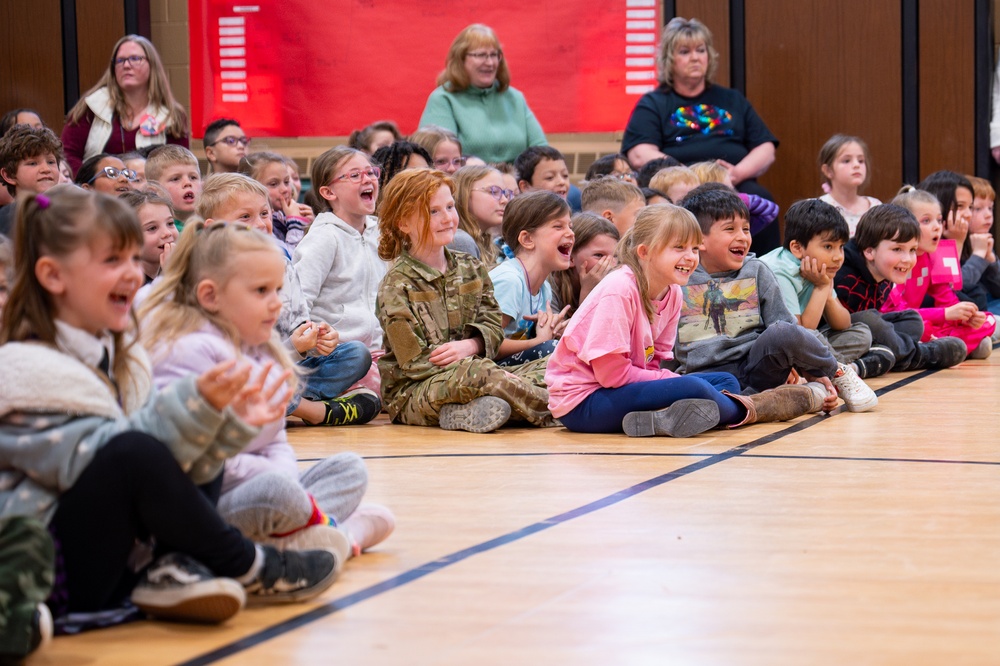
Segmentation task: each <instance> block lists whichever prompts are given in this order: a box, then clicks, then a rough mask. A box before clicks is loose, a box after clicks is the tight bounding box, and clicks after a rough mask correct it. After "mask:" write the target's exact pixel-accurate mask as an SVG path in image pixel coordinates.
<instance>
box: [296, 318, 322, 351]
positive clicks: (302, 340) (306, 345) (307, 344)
mask: <svg viewBox="0 0 1000 666" xmlns="http://www.w3.org/2000/svg"><path fill="white" fill-rule="evenodd" d="M318 338H319V326H317V325H316V324H314V323H312V322H311V321H307V322H305V323H303V324H302V325H300V326H299V327H298V328H297V329H295V330H294V331H292V346H293V347H295V351H297V352H298V353H300V354H305V353H306V352H307V351H309V350H311V349H312V348H313V347H315V346H316V341H317V339H318Z"/></svg>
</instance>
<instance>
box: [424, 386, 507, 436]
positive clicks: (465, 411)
mask: <svg viewBox="0 0 1000 666" xmlns="http://www.w3.org/2000/svg"><path fill="white" fill-rule="evenodd" d="M509 418H510V405H509V404H508V403H507V401H506V400H504V399H502V398H497V397H495V396H492V395H484V396H480V397H478V398H475V399H474V400H470V401H469V402H467V403H465V404H460V403H457V402H450V403H448V404H447V405H444V406H443V407H442V408H441V413H440V415H439V416H438V425H440V426H441V428H442V429H444V430H465V431H466V432H480V433H482V432H493V431H494V430H496V429H497V428H499V427H500V426H502V425H503V424H504V423H506V422H507V419H509Z"/></svg>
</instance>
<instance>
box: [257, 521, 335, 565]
mask: <svg viewBox="0 0 1000 666" xmlns="http://www.w3.org/2000/svg"><path fill="white" fill-rule="evenodd" d="M257 543H261V544H265V545H270V546H274V547H275V548H277V549H278V550H329V551H333V553H334V555H336V556H337V570H338V571H339V570H340V567H341V566H343V564H344V562H346V561H347V558H348V557H350V556H351V541H350V539H349V538H348V537H347V536H346V535H345V534H344V533H343V532H342V531H341V530H338V529H337V528H336V527H331V526H329V525H310V526H308V527H304V528H302V529H300V530H296V531H294V532H292V533H291V534H286V535H284V536H269V537H267V538H265V539H258V540H257Z"/></svg>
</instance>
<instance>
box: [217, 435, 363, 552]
mask: <svg viewBox="0 0 1000 666" xmlns="http://www.w3.org/2000/svg"><path fill="white" fill-rule="evenodd" d="M367 488H368V470H367V468H366V467H365V462H364V461H363V460H362V459H361V457H360V456H358V455H357V454H355V453H338V454H336V455H333V456H330V457H329V458H326V459H324V460H321V461H320V462H318V463H316V464H315V465H313V466H312V467H310V468H309V469H307V470H306V471H305V472H303V473H302V474H301V475H300V476H299V478H298V479H294V478H292V477H290V476H288V475H286V474H282V473H280V472H265V473H264V474H258V475H257V476H255V477H253V478H252V479H250V480H249V481H247V482H245V483H243V484H240V485H239V486H237V487H235V488H233V489H232V490H230V491H229V492H227V493H226V494H224V495H223V496H222V497H220V498H219V514H220V515H221V516H222V517H223V518H224V519H225V520H226V521H227V522H228V523H229V524H231V525H233V526H234V527H236V528H237V529H238V530H239V531H240V532H242V533H243V534H244V535H246V536H247V537H248V538H249V539H252V540H256V539H263V538H265V537H267V536H270V535H272V534H284V533H286V532H291V531H292V530H295V529H298V528H300V527H302V526H304V525H305V524H306V523H307V522H308V521H309V518H310V516H312V503H311V502H310V501H309V496H310V495H312V496H313V497H315V498H316V504H317V505H318V506H319V508H320V509H322V510H323V512H324V513H326V514H327V515H328V516H331V517H332V518H333V519H334V520H335V521H337V524H338V525H339V524H340V523H341V522H343V521H344V519H345V518H347V517H348V516H350V515H351V514H352V513H354V511H355V509H357V508H358V505H359V504H361V498H362V497H364V495H365V490H366V489H367Z"/></svg>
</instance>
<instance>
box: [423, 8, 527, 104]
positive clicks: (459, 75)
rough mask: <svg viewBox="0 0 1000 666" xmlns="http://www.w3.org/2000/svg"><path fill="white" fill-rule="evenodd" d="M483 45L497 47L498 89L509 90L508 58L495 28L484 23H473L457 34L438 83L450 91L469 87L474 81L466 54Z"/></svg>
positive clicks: (439, 75) (500, 90)
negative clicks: (470, 79) (471, 78)
mask: <svg viewBox="0 0 1000 666" xmlns="http://www.w3.org/2000/svg"><path fill="white" fill-rule="evenodd" d="M481 47H487V48H492V49H496V50H497V53H499V54H500V63H499V64H498V65H497V84H498V85H497V91H498V92H503V91H504V90H507V88H509V87H510V69H508V68H507V59H506V58H504V57H503V47H502V46H501V45H500V40H499V39H497V35H496V33H495V32H493V28H491V27H489V26H487V25H483V24H482V23H473V24H472V25H470V26H467V27H466V28H465V29H464V30H462V32H460V33H458V35H456V37H455V41H453V42H452V43H451V48H449V49H448V57H447V58H446V59H445V67H444V71H442V72H441V73H440V74H438V77H437V84H438V85H439V86H444V89H445V90H447V91H448V92H462V91H463V90H466V89H468V87H469V86H470V85H471V84H472V82H471V81H469V73H468V72H466V71H465V56H467V55H468V54H469V52H470V51H472V50H474V49H478V48H481Z"/></svg>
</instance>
